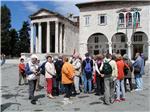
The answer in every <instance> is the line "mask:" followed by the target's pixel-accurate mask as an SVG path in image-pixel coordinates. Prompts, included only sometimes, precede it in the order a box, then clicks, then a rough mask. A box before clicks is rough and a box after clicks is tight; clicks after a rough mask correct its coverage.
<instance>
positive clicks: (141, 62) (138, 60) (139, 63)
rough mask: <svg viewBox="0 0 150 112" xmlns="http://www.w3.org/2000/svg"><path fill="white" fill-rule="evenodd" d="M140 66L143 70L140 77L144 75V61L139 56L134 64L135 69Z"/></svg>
mask: <svg viewBox="0 0 150 112" xmlns="http://www.w3.org/2000/svg"><path fill="white" fill-rule="evenodd" d="M136 66H139V67H140V68H141V71H140V75H143V74H144V59H143V58H141V56H138V58H137V59H136V60H135V62H134V63H133V67H136Z"/></svg>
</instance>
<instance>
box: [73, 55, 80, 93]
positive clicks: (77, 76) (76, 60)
mask: <svg viewBox="0 0 150 112" xmlns="http://www.w3.org/2000/svg"><path fill="white" fill-rule="evenodd" d="M73 57H74V60H73V62H72V65H73V67H74V69H75V76H74V87H75V92H76V93H77V94H79V93H80V88H79V81H80V76H81V61H80V59H79V54H77V53H75V54H74V55H73Z"/></svg>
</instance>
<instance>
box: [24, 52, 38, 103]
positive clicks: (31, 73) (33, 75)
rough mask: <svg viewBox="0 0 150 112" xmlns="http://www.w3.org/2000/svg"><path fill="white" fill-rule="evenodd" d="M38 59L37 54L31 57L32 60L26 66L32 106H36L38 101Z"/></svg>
mask: <svg viewBox="0 0 150 112" xmlns="http://www.w3.org/2000/svg"><path fill="white" fill-rule="evenodd" d="M37 59H38V57H37V56H36V55H35V54H32V55H31V60H30V61H29V62H28V63H27V64H26V67H25V73H26V75H27V79H28V83H29V100H31V103H32V104H36V100H35V97H34V92H35V87H36V81H37V75H38V74H39V73H38V72H39V71H38V70H39V69H38V65H37Z"/></svg>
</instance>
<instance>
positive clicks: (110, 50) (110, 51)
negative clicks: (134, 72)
mask: <svg viewBox="0 0 150 112" xmlns="http://www.w3.org/2000/svg"><path fill="white" fill-rule="evenodd" d="M108 45H109V53H110V54H112V42H108Z"/></svg>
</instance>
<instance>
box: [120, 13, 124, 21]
mask: <svg viewBox="0 0 150 112" xmlns="http://www.w3.org/2000/svg"><path fill="white" fill-rule="evenodd" d="M119 23H124V14H123V13H120V14H119Z"/></svg>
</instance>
